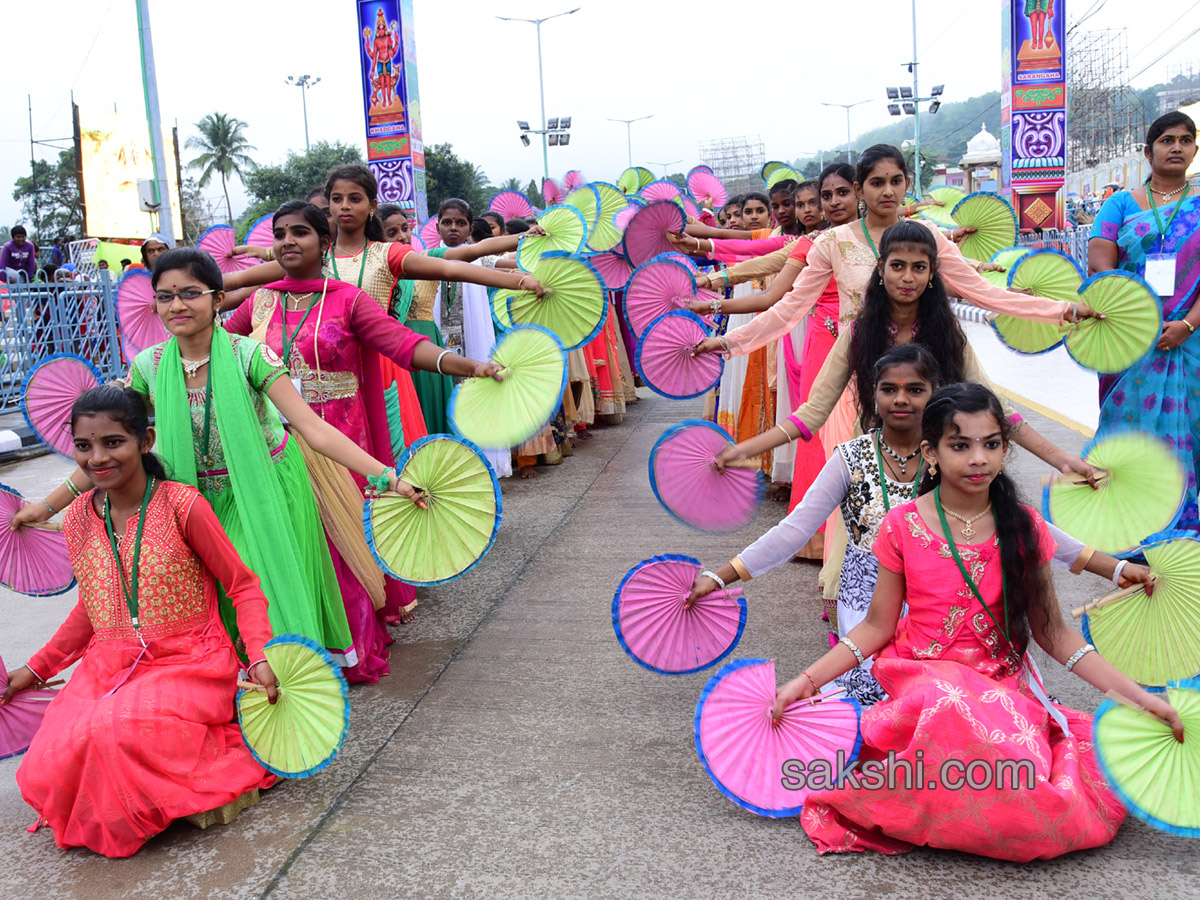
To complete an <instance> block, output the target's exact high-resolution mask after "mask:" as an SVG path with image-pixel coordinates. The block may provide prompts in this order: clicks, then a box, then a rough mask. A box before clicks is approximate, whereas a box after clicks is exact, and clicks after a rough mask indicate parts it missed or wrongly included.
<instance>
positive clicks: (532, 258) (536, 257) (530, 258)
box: [517, 204, 587, 274]
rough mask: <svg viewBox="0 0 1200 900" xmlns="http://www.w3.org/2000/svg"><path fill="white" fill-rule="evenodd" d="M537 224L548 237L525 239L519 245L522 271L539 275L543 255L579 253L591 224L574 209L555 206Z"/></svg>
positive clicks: (528, 236)
mask: <svg viewBox="0 0 1200 900" xmlns="http://www.w3.org/2000/svg"><path fill="white" fill-rule="evenodd" d="M537 223H538V224H539V225H541V226H542V228H543V229H544V230H545V232H546V233H545V234H544V235H542V234H533V235H525V236H524V237H522V238H521V241H520V243H518V244H517V265H518V266H520V267H521V269H522V270H524V271H526V272H530V273H533V274H537V273H536V272H534V270H535V269H536V268H537V266H538V263H539V261H540V260H541V258H542V254H544V253H548V252H550V251H554V250H561V251H563V252H565V253H578V252H579V251H580V250H582V249H583V245H584V242H585V241H586V240H587V223H586V222H585V221H584V219H583V215H582V214H581V213H580V212H579V210H577V209H576V208H575V207H573V206H567V205H566V204H559V205H558V206H552V207H550V208H549V209H548V210H546V211H545V212H544V213H542V214H541V215H540V216H538V220H537Z"/></svg>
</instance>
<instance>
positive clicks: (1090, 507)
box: [1046, 431, 1186, 555]
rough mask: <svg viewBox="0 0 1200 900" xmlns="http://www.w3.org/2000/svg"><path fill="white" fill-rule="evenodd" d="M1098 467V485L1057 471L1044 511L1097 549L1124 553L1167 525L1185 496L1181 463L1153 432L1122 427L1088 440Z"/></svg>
mask: <svg viewBox="0 0 1200 900" xmlns="http://www.w3.org/2000/svg"><path fill="white" fill-rule="evenodd" d="M1084 458H1085V459H1086V460H1087V461H1088V463H1090V464H1091V465H1092V466H1094V467H1095V468H1097V469H1100V470H1101V474H1100V477H1099V478H1098V479H1097V485H1098V486H1097V487H1096V488H1093V487H1092V486H1091V485H1089V484H1088V483H1087V482H1083V483H1077V479H1078V476H1067V477H1056V478H1055V479H1054V480H1053V481H1052V482H1051V483H1050V487H1049V489H1048V494H1047V498H1046V517H1047V518H1048V519H1050V521H1052V522H1053V523H1054V524H1055V525H1057V526H1058V527H1059V528H1061V529H1062V530H1063V531H1065V532H1066V533H1067V534H1069V535H1071V536H1073V537H1075V538H1078V539H1079V540H1081V541H1083V542H1084V543H1085V544H1089V545H1091V546H1092V547H1095V548H1096V549H1097V550H1099V551H1100V552H1101V553H1110V554H1113V555H1116V554H1120V553H1127V552H1129V551H1130V550H1133V549H1134V548H1135V547H1137V546H1138V545H1139V544H1141V542H1142V541H1144V540H1145V539H1146V538H1148V537H1149V536H1150V535H1152V534H1157V533H1158V532H1160V531H1162V530H1163V529H1165V528H1168V527H1170V525H1171V523H1172V522H1173V521H1174V520H1175V514H1176V512H1177V511H1178V510H1179V504H1180V502H1181V501H1182V500H1183V492H1184V487H1185V484H1186V479H1185V477H1184V472H1183V465H1182V464H1181V463H1180V461H1179V458H1178V457H1177V456H1176V455H1175V453H1174V452H1173V451H1172V450H1171V448H1170V447H1168V446H1167V445H1166V444H1164V443H1163V442H1162V441H1160V440H1159V439H1158V438H1156V437H1154V436H1153V435H1151V434H1147V433H1145V432H1141V431H1124V432H1120V433H1117V434H1113V435H1110V436H1108V437H1106V438H1103V439H1101V440H1099V441H1096V442H1095V443H1094V444H1092V446H1091V448H1090V450H1089V451H1088V452H1087V454H1086V455H1085V457H1084Z"/></svg>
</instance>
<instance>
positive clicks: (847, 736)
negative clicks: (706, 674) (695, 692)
mask: <svg viewBox="0 0 1200 900" xmlns="http://www.w3.org/2000/svg"><path fill="white" fill-rule="evenodd" d="M775 687H776V685H775V661H774V660H772V659H738V660H734V661H733V662H731V663H729V664H728V665H726V666H723V667H722V668H721V671H720V672H718V673H717V674H716V675H714V676H713V677H712V678H710V679H709V680H708V684H706V685H705V686H704V690H703V691H702V692H701V694H700V700H699V702H698V703H697V704H696V718H695V720H694V725H695V732H696V752H697V753H698V754H699V755H700V762H701V763H702V764H703V765H704V770H705V771H706V772H708V777H709V778H711V779H712V780H713V784H715V785H716V786H717V788H718V789H719V790H720V791H721V793H722V794H724V795H725V796H726V797H728V798H729V799H730V800H732V801H733V802H734V803H736V804H737V805H738V806H741V807H744V808H745V809H748V810H750V811H751V812H754V813H758V814H759V815H760V816H768V817H770V818H782V817H784V816H795V815H798V814H799V813H800V810H801V809H803V807H804V800H805V798H806V797H807V796H808V790H807V789H806V787H805V785H804V784H803V781H802V780H801V779H797V778H796V777H795V776H796V775H797V774H799V775H801V776H803V775H804V774H805V773H806V772H808V773H810V774H812V775H813V776H817V777H819V775H818V773H820V772H821V771H822V770H823V771H824V772H826V773H829V774H828V775H827V777H826V779H825V781H826V783H825V784H818V785H817V787H825V786H826V785H827V784H828V783H829V782H832V780H833V778H835V777H836V775H837V774H840V773H841V772H842V771H843V770H844V769H845V768H846V766H848V765H849V764H850V763H851V762H853V761H854V760H855V759H857V758H858V751H859V749H860V748H861V747H862V738H861V736H860V734H859V728H858V722H859V717H860V715H861V714H862V709H861V707H860V706H859V705H858V702H857V701H856V700H854V699H853V698H849V697H846V698H842V697H833V696H829V695H827V694H826V695H821V694H818V695H816V696H815V697H810V698H809V699H807V700H798V701H796V702H795V703H792V704H790V705H789V706H787V707H785V708H784V710H783V715H782V716H781V717H780V719H779V721H778V722H776V721H774V720H773V719H772V718H771V713H772V710H773V709H774V707H775ZM814 763H817V764H818V766H814Z"/></svg>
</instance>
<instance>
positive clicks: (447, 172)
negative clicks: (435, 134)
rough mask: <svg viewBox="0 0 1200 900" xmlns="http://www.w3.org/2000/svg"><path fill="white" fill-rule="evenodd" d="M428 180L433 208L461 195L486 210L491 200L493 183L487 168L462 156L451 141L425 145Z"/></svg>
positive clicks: (474, 206) (462, 198)
mask: <svg viewBox="0 0 1200 900" xmlns="http://www.w3.org/2000/svg"><path fill="white" fill-rule="evenodd" d="M425 180H426V184H427V185H428V196H429V209H430V210H431V211H433V210H436V209H437V208H438V205H439V204H440V203H441V202H442V201H443V200H448V199H449V198H451V197H458V198H459V199H460V200H466V201H467V202H468V203H469V204H471V209H472V210H474V211H476V212H482V211H483V210H484V209H486V208H487V204H488V200H490V199H491V196H492V194H491V184H490V183H489V182H488V177H487V175H486V174H484V171H483V169H481V168H479V167H478V166H476V165H475V164H474V163H471V162H468V161H467V160H465V159H460V158H459V157H458V155H457V154H456V153H455V152H454V147H453V146H451V145H450V144H435V145H434V146H433V147H426V148H425Z"/></svg>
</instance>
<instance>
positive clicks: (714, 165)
mask: <svg viewBox="0 0 1200 900" xmlns="http://www.w3.org/2000/svg"><path fill="white" fill-rule="evenodd" d="M765 153H766V151H765V149H764V147H763V142H762V138H761V137H759V136H758V135H757V134H756V135H754V136H753V137H750V136H742V137H729V138H718V139H717V140H713V141H704V142H702V143H701V144H700V160H701V162H703V163H704V164H705V165H706V166H708V167H709V168H710V169H712V170H713V174H715V175H716V176H717V177H718V178H720V179H721V181H723V182H725V187H727V188H728V189H729V195H730V196H731V197H732V196H733V195H735V194H744V193H745V192H746V191H754V190H762V186H763V180H762V167H763V163H765V162H766V161H767V160H766V155H765Z"/></svg>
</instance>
